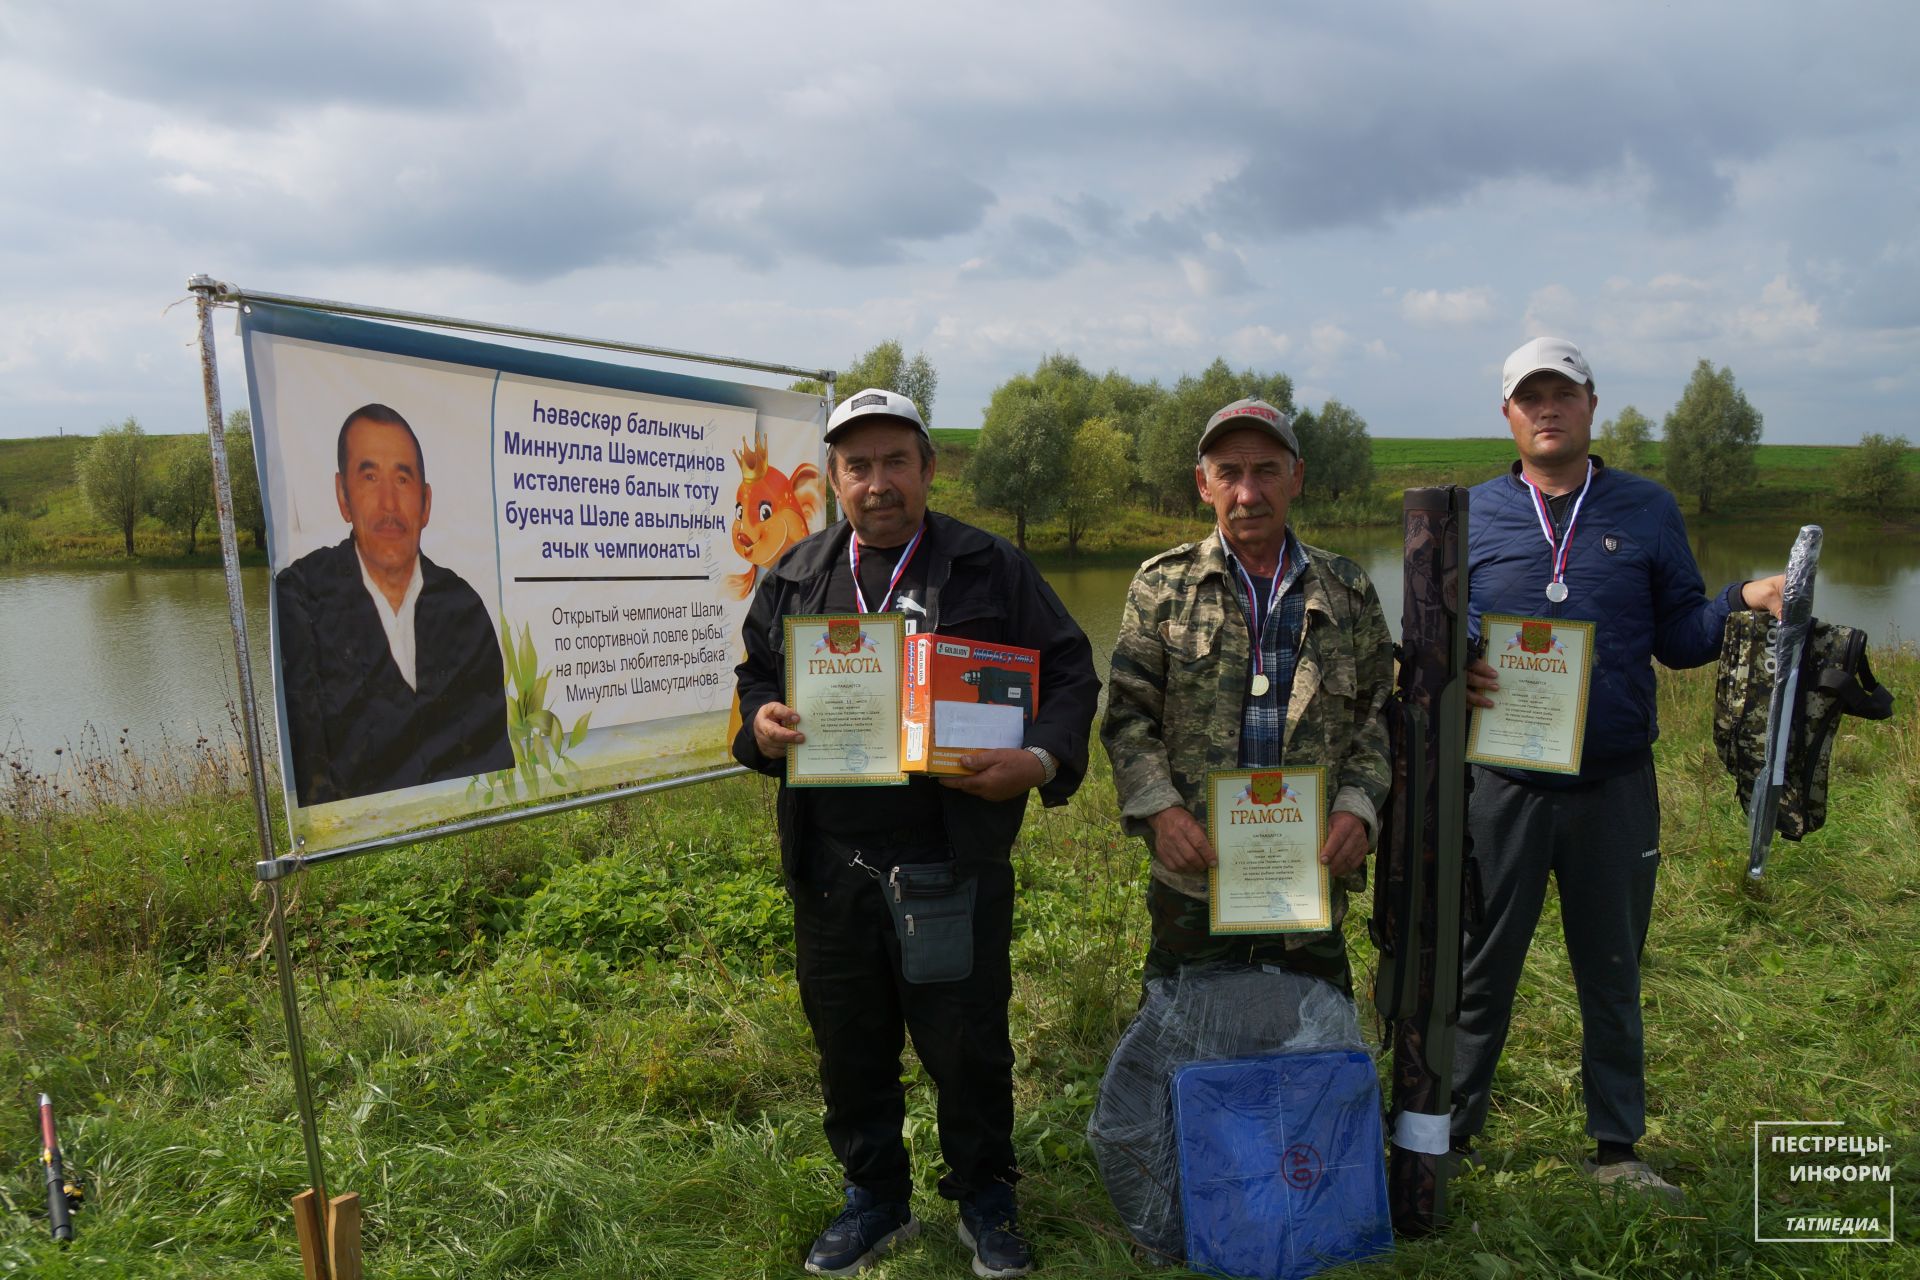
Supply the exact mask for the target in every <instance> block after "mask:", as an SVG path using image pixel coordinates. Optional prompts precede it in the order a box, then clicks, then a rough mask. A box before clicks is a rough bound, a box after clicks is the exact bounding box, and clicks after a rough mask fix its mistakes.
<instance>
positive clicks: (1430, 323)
mask: <svg viewBox="0 0 1920 1280" xmlns="http://www.w3.org/2000/svg"><path fill="white" fill-rule="evenodd" d="M1400 314H1401V316H1403V317H1404V318H1405V319H1406V320H1407V322H1408V323H1409V324H1413V325H1417V326H1419V327H1420V328H1422V329H1458V328H1462V327H1465V326H1467V325H1477V324H1481V323H1484V322H1485V321H1486V320H1487V319H1488V317H1490V316H1491V315H1492V314H1493V290H1491V289H1489V288H1487V287H1486V286H1485V285H1473V286H1471V287H1469V288H1465V289H1453V290H1450V291H1448V292H1446V293H1442V292H1441V291H1440V290H1438V289H1409V290H1407V291H1406V292H1405V293H1403V294H1401V295H1400Z"/></svg>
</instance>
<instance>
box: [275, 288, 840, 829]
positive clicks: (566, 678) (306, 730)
mask: <svg viewBox="0 0 1920 1280" xmlns="http://www.w3.org/2000/svg"><path fill="white" fill-rule="evenodd" d="M240 331H241V338H242V344H243V346H244V349H245V354H246V366H247V380H248V388H249V393H250V399H251V404H252V415H253V434H254V445H255V457H256V459H257V461H258V465H259V468H260V480H261V484H260V490H261V497H262V501H263V503H264V505H265V507H266V524H267V554H268V560H269V562H270V564H271V566H272V569H273V574H274V590H273V600H272V612H271V616H272V623H273V637H272V639H273V646H272V647H273V671H274V691H275V703H276V711H277V717H278V725H279V737H280V762H281V773H282V777H283V780H284V784H285V788H286V793H287V812H288V815H289V823H290V827H291V831H292V834H293V836H294V838H295V840H296V841H304V843H305V847H306V850H307V851H309V852H313V851H318V850H320V849H325V848H332V847H337V846H339V845H343V844H351V843H357V842H359V841H362V840H367V839H372V838H376V837H379V836H383V835H387V834H391V833H394V832H398V831H404V830H409V829H412V828H415V827H422V826H428V825H437V824H441V823H445V822H449V821H454V820H458V819H460V818H464V817H468V816H470V815H473V814H475V813H479V812H482V811H485V810H487V809H491V808H496V807H498V806H501V805H505V804H512V803H516V802H521V801H526V800H529V799H551V798H554V797H557V796H561V795H564V794H567V793H569V792H574V791H579V790H583V789H589V788H596V787H602V786H608V785H612V784H623V783H631V782H635V781H644V780H648V779H653V778H661V777H667V776H671V775H673V774H676V773H683V772H687V771H689V770H694V769H702V768H712V767H715V766H719V765H724V764H726V763H728V761H729V757H728V753H727V745H728V741H729V738H730V731H731V726H730V719H731V718H732V717H731V714H730V713H731V712H732V708H733V668H734V665H735V664H736V663H737V662H738V661H739V660H740V657H741V644H740V627H741V623H742V621H743V620H744V618H745V615H746V609H747V601H748V597H749V596H750V595H751V593H752V591H753V588H754V586H755V584H756V582H757V580H758V575H759V574H760V573H761V572H763V571H764V569H765V568H766V567H767V566H769V565H770V564H771V563H772V562H773V561H774V559H775V558H776V557H778V556H779V555H780V554H781V553H782V552H783V551H784V550H785V549H786V548H787V547H788V546H791V545H792V544H793V543H794V542H797V541H799V540H800V539H801V538H803V537H805V536H806V535H807V534H808V533H810V532H812V531H814V530H817V529H819V528H821V527H822V526H823V524H824V516H825V508H826V501H825V499H826V484H825V480H824V476H823V467H824V457H823V446H822V444H821V436H822V435H823V433H824V431H825V424H826V414H827V406H826V402H825V399H824V398H823V397H820V396H813V395H802V394H800V393H797V392H791V391H778V390H773V389H770V388H766V387H756V386H751V385H748V384H743V383H733V382H724V381H717V380H713V379H708V378H699V377H691V376H688V375H684V374H672V373H665V372H661V371H658V370H651V369H639V368H633V367H628V366H623V365H616V364H609V363H603V362H598V361H591V360H582V359H578V358H573V357H565V356H555V355H548V354H544V353H539V352H532V351H526V350H522V349H519V348H513V347H505V346H498V345H494V344H489V343H482V342H476V341H472V340H469V339H464V338H456V337H451V336H447V335H444V334H437V333H426V332H422V331H419V330H413V329H406V328H402V327H399V326H394V325H386V324H375V323H371V322H368V321H362V320H353V319H347V318H344V317H340V316H335V315H331V314H325V313H321V312H315V311H308V310H305V309H300V308H291V307H279V306H267V305H262V304H259V303H252V304H249V305H248V306H247V307H245V308H242V311H241V318H240ZM732 723H733V724H737V719H733V720H732Z"/></svg>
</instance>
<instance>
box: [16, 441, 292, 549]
mask: <svg viewBox="0 0 1920 1280" xmlns="http://www.w3.org/2000/svg"><path fill="white" fill-rule="evenodd" d="M182 438H184V437H180V436H150V437H148V439H149V440H151V441H152V442H153V450H154V455H155V456H156V457H158V456H160V454H161V453H162V452H163V451H164V450H165V449H166V447H167V446H168V445H169V444H171V443H172V442H173V441H174V440H178V439H182ZM92 443H93V438H92V437H91V436H40V437H36V438H31V439H25V440H0V564H5V563H7V562H8V561H9V560H12V561H15V562H17V563H24V564H45V563H67V562H73V561H102V562H112V563H118V564H125V563H127V558H126V549H125V545H124V543H123V542H122V540H121V537H120V531H119V530H118V529H112V528H109V527H108V526H106V525H105V524H103V523H102V522H101V521H100V520H98V519H97V518H95V516H94V514H93V512H92V510H91V509H90V508H89V507H88V506H87V501H86V499H85V498H84V497H82V496H81V493H80V486H79V485H78V484H76V483H75V482H74V478H73V470H74V464H75V462H77V461H78V459H79V457H80V455H81V454H82V453H83V452H84V451H85V450H86V448H87V447H88V446H89V445H91V444H92ZM10 518H13V519H18V518H24V520H25V524H24V525H18V524H15V525H13V526H12V528H11V529H9V528H8V527H5V524H6V522H8V521H9V520H10ZM9 535H11V536H9ZM16 539H17V540H18V542H17V545H16V542H15V540H16ZM219 539H220V533H219V529H218V527H217V526H216V525H215V524H214V521H213V518H212V517H211V516H209V517H208V518H207V521H206V523H205V524H203V525H201V527H200V540H199V549H198V550H197V551H196V552H195V553H194V554H193V555H191V556H188V555H186V554H184V553H183V552H182V550H181V547H182V545H183V544H182V540H181V537H180V535H179V534H177V533H175V532H173V531H172V530H171V529H168V528H167V527H166V525H165V524H163V523H162V522H161V521H160V520H159V519H158V518H157V517H155V516H151V515H143V516H141V517H140V521H139V523H138V524H136V525H135V526H134V530H133V549H134V555H135V556H136V557H138V558H139V559H140V561H141V562H142V563H143V564H150V565H155V566H171V565H217V564H219V563H220V542H219ZM251 541H252V539H251V537H250V536H249V535H246V534H242V535H241V545H242V550H241V557H242V558H243V559H245V560H247V561H249V562H253V561H256V560H257V561H260V562H262V563H264V553H262V552H259V551H256V550H255V549H254V548H253V547H252V546H251V545H250V543H251Z"/></svg>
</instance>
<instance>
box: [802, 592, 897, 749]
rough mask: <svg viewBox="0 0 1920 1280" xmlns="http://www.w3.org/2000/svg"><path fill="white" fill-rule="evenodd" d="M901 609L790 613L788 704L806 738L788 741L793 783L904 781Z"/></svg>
mask: <svg viewBox="0 0 1920 1280" xmlns="http://www.w3.org/2000/svg"><path fill="white" fill-rule="evenodd" d="M903 622H904V619H903V618H902V617H901V615H900V614H897V613H846V614H820V615H817V616H806V617H790V618H787V619H785V620H784V625H785V629H786V640H787V705H788V706H790V707H792V708H793V709H794V710H795V711H798V712H799V713H800V723H799V725H798V726H797V728H798V729H799V730H800V732H802V733H804V734H806V735H807V740H806V741H805V742H802V743H800V744H798V745H796V746H792V747H789V748H787V785H788V786H791V787H871V786H886V785H889V784H894V783H904V782H905V781H906V780H907V775H906V774H904V773H902V772H901V771H900V650H901V641H902V638H903V636H904V634H905V632H904V627H903V625H902V624H903Z"/></svg>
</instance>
